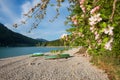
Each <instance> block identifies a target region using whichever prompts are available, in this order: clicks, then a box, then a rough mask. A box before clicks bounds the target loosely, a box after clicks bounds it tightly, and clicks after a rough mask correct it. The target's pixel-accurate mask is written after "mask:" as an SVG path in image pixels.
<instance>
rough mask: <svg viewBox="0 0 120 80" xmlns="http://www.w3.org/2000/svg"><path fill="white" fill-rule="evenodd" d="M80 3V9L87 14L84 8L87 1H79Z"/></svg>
mask: <svg viewBox="0 0 120 80" xmlns="http://www.w3.org/2000/svg"><path fill="white" fill-rule="evenodd" d="M79 3H80V8H81V9H82V11H83V13H85V12H86V9H85V6H84V3H85V0H79Z"/></svg>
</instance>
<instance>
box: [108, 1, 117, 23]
mask: <svg viewBox="0 0 120 80" xmlns="http://www.w3.org/2000/svg"><path fill="white" fill-rule="evenodd" d="M116 2H117V0H114V2H113V9H112V14H111V17H110V21H111V22H113V17H114V14H115V9H116Z"/></svg>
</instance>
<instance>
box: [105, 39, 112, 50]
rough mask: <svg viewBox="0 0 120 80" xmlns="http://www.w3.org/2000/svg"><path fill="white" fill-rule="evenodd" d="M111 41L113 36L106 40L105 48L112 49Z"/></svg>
mask: <svg viewBox="0 0 120 80" xmlns="http://www.w3.org/2000/svg"><path fill="white" fill-rule="evenodd" d="M112 42H113V38H111V39H110V41H108V42H107V43H106V44H105V49H107V50H112V44H111V43H112Z"/></svg>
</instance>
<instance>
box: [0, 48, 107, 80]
mask: <svg viewBox="0 0 120 80" xmlns="http://www.w3.org/2000/svg"><path fill="white" fill-rule="evenodd" d="M77 51H78V49H72V50H69V51H66V53H71V55H72V54H73V53H75V52H77ZM0 80H109V79H108V78H107V74H105V73H104V71H103V70H100V69H98V68H97V67H95V66H93V65H92V64H91V63H90V62H89V58H87V57H83V56H74V57H71V58H68V59H55V60H45V59H44V57H29V55H27V56H19V57H13V58H6V59H0Z"/></svg>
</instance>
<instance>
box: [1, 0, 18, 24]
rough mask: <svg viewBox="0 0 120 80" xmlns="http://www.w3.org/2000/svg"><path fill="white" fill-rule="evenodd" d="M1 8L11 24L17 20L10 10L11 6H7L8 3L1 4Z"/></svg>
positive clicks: (2, 2)
mask: <svg viewBox="0 0 120 80" xmlns="http://www.w3.org/2000/svg"><path fill="white" fill-rule="evenodd" d="M0 7H1V11H2V13H4V14H5V15H6V16H7V17H8V18H9V19H10V21H11V22H13V21H14V20H16V19H17V15H16V14H14V13H13V12H12V11H11V10H10V9H9V4H7V5H6V3H5V2H4V1H1V2H0Z"/></svg>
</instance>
